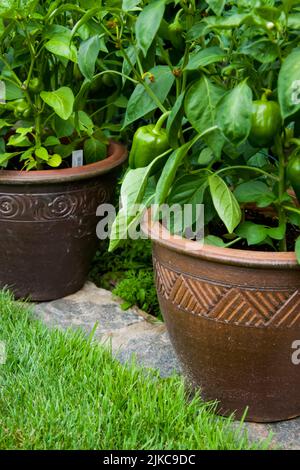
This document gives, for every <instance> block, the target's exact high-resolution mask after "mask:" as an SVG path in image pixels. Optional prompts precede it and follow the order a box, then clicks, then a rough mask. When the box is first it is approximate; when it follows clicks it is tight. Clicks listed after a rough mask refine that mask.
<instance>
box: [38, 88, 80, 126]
mask: <svg viewBox="0 0 300 470" xmlns="http://www.w3.org/2000/svg"><path fill="white" fill-rule="evenodd" d="M41 98H42V100H43V101H44V102H45V103H46V104H48V106H50V107H51V108H53V110H54V111H55V113H56V114H57V115H58V116H59V117H60V118H61V119H63V120H65V121H66V120H67V119H69V117H70V116H71V114H72V112H73V105H74V95H73V91H72V90H71V88H68V87H62V88H59V89H58V90H55V91H42V92H41Z"/></svg>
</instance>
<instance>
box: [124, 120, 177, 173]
mask: <svg viewBox="0 0 300 470" xmlns="http://www.w3.org/2000/svg"><path fill="white" fill-rule="evenodd" d="M168 115H169V113H165V114H163V115H162V116H161V117H160V119H159V120H158V121H157V123H156V124H148V125H147V126H142V127H140V128H139V129H138V130H137V131H136V133H135V134H134V137H133V142H132V147H131V151H130V155H129V166H130V168H132V169H136V168H143V167H145V166H148V165H149V164H150V163H151V162H152V161H153V160H154V159H155V158H156V157H158V156H159V155H161V154H162V153H164V152H166V150H168V149H169V148H170V145H169V141H168V134H167V131H166V130H165V129H162V128H161V126H162V125H163V123H164V121H165V120H166V118H167V116H168Z"/></svg>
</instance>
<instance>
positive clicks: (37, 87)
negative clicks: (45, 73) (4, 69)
mask: <svg viewBox="0 0 300 470" xmlns="http://www.w3.org/2000/svg"><path fill="white" fill-rule="evenodd" d="M28 88H29V90H30V91H32V92H33V93H39V92H40V91H41V90H42V82H41V80H40V79H39V78H37V77H35V78H32V79H31V80H29V83H28Z"/></svg>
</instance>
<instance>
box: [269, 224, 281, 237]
mask: <svg viewBox="0 0 300 470" xmlns="http://www.w3.org/2000/svg"><path fill="white" fill-rule="evenodd" d="M267 232H268V235H269V237H271V238H274V240H283V239H284V237H285V233H286V224H281V225H279V226H278V227H270V228H268V229H267Z"/></svg>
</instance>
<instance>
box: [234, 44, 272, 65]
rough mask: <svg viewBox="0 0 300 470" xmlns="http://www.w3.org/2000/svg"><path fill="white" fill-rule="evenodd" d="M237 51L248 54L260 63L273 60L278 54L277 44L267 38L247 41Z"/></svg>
mask: <svg viewBox="0 0 300 470" xmlns="http://www.w3.org/2000/svg"><path fill="white" fill-rule="evenodd" d="M238 52H239V53H242V54H245V55H249V56H251V57H253V58H254V59H255V60H258V61H259V62H261V63H262V64H268V63H270V62H274V61H275V60H276V59H277V57H278V55H279V48H278V45H277V44H276V43H274V42H272V41H269V40H268V39H260V40H259V41H255V42H249V43H247V44H245V45H243V46H242V47H240V48H239V50H238Z"/></svg>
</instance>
